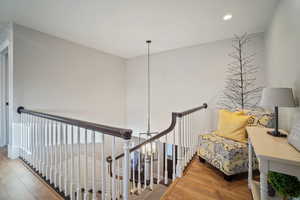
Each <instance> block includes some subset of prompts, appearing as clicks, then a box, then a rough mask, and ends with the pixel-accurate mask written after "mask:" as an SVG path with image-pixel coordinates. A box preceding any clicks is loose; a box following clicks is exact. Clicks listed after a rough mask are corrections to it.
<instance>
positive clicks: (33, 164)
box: [32, 116, 36, 168]
mask: <svg viewBox="0 0 300 200" xmlns="http://www.w3.org/2000/svg"><path fill="white" fill-rule="evenodd" d="M35 128H36V127H35V117H34V116H33V117H32V134H33V151H32V153H33V161H32V167H33V168H36V129H35Z"/></svg>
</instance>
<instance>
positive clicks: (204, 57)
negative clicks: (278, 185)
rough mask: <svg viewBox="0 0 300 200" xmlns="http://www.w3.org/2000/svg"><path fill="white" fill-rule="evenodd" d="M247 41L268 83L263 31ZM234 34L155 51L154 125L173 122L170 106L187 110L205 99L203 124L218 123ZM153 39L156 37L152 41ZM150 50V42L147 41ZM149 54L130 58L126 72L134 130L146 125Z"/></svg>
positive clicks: (205, 127) (129, 114)
mask: <svg viewBox="0 0 300 200" xmlns="http://www.w3.org/2000/svg"><path fill="white" fill-rule="evenodd" d="M252 37H253V39H252V43H251V45H250V46H249V50H250V51H251V52H255V53H256V54H257V56H256V61H255V62H256V64H257V65H258V66H259V67H260V68H261V69H262V70H261V72H260V74H259V77H258V82H259V83H261V84H262V85H264V80H265V76H264V70H263V69H264V35H263V34H262V33H260V34H254V35H252ZM231 44H232V43H231V39H228V40H223V41H217V42H213V43H208V44H204V45H199V46H193V47H188V48H182V49H177V50H172V51H167V52H164V53H159V54H154V55H152V56H151V79H152V80H151V81H152V83H151V84H152V85H151V87H152V90H151V93H152V98H151V101H152V114H151V116H152V129H153V130H154V131H160V130H163V129H165V128H167V126H169V124H170V120H171V112H172V111H183V110H186V109H189V108H192V107H195V106H199V105H202V103H204V102H207V103H208V106H209V109H208V110H207V111H206V113H205V114H203V115H202V118H201V119H200V118H199V124H200V123H201V126H202V130H201V131H207V130H210V129H213V128H214V127H215V123H216V119H215V103H216V101H217V97H218V96H219V95H220V94H221V92H222V90H223V87H224V83H225V76H226V73H225V71H226V69H227V68H228V64H229V63H230V62H232V59H231V58H230V57H229V56H228V53H230V52H231V51H232V48H231ZM152 45H153V46H154V45H155V41H154V42H153V43H152ZM145 50H146V45H145ZM146 63H147V62H146V57H145V56H142V57H137V58H133V59H129V60H128V61H127V65H126V78H127V102H126V103H127V104H126V105H127V117H126V119H127V126H128V127H130V128H133V130H134V132H135V133H137V132H140V131H145V130H146V108H147V107H146V102H147V99H146V80H147V79H146Z"/></svg>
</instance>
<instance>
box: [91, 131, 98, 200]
mask: <svg viewBox="0 0 300 200" xmlns="http://www.w3.org/2000/svg"><path fill="white" fill-rule="evenodd" d="M92 148H93V157H92V160H93V163H92V187H93V200H96V193H97V191H96V180H95V179H96V148H95V131H93V133H92Z"/></svg>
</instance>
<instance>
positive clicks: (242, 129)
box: [216, 110, 250, 143]
mask: <svg viewBox="0 0 300 200" xmlns="http://www.w3.org/2000/svg"><path fill="white" fill-rule="evenodd" d="M249 119H250V116H248V115H246V114H245V113H244V112H230V111H228V110H220V111H219V121H218V130H217V131H216V134H217V135H219V136H221V137H224V138H228V139H231V140H234V141H238V142H244V143H246V142H247V135H246V126H247V124H248V120H249Z"/></svg>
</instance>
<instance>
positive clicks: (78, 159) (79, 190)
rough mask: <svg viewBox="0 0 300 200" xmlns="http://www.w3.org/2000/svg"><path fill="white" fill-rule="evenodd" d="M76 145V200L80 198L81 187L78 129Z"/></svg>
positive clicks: (78, 128) (78, 129)
mask: <svg viewBox="0 0 300 200" xmlns="http://www.w3.org/2000/svg"><path fill="white" fill-rule="evenodd" d="M77 145H78V151H77V154H78V156H77V200H79V199H80V197H81V186H80V168H81V166H80V127H77Z"/></svg>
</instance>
